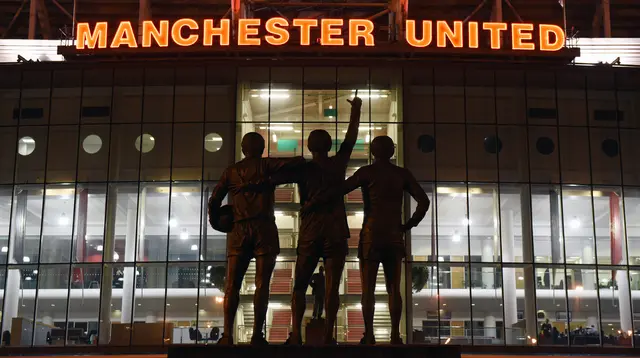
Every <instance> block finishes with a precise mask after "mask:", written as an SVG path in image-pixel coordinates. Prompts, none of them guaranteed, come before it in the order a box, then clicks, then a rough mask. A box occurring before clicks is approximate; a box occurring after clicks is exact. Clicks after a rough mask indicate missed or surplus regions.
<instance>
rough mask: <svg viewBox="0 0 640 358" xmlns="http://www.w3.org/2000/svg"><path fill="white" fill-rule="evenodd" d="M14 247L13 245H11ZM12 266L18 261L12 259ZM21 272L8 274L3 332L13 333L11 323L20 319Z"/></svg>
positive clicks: (11, 271)
mask: <svg viewBox="0 0 640 358" xmlns="http://www.w3.org/2000/svg"><path fill="white" fill-rule="evenodd" d="M10 246H12V245H10ZM9 263H10V264H15V263H16V261H15V260H14V259H13V258H11V259H10V260H9ZM20 281H21V275H20V270H17V269H13V270H12V269H9V271H8V272H7V287H6V290H5V291H4V292H5V295H4V311H3V312H2V332H4V331H9V332H11V323H12V322H13V319H14V318H16V317H18V306H19V303H20V302H19V298H20Z"/></svg>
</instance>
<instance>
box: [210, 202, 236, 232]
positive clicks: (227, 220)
mask: <svg viewBox="0 0 640 358" xmlns="http://www.w3.org/2000/svg"><path fill="white" fill-rule="evenodd" d="M211 226H212V227H213V228H214V229H216V230H218V231H221V232H231V230H233V206H231V205H224V206H222V207H221V208H220V210H218V215H216V217H212V218H211Z"/></svg>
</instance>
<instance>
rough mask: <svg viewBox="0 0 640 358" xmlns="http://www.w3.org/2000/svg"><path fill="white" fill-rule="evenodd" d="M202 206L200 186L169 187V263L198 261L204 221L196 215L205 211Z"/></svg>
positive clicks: (205, 208)
mask: <svg viewBox="0 0 640 358" xmlns="http://www.w3.org/2000/svg"><path fill="white" fill-rule="evenodd" d="M207 199H208V198H207ZM202 204H203V201H202V200H201V196H200V184H195V183H194V184H191V185H189V184H174V185H173V186H172V187H171V219H170V221H169V240H170V242H169V260H170V261H198V257H200V253H201V251H200V246H199V241H200V240H199V238H200V231H201V230H202V225H203V223H202V220H203V219H204V216H203V215H198V214H199V213H200V212H201V211H202V210H204V211H207V207H206V206H205V207H202ZM156 220H157V219H156ZM204 224H206V225H208V224H209V221H208V220H206V221H205V222H204ZM155 226H160V227H162V225H155Z"/></svg>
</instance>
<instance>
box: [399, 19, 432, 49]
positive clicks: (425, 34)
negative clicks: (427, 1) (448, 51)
mask: <svg viewBox="0 0 640 358" xmlns="http://www.w3.org/2000/svg"><path fill="white" fill-rule="evenodd" d="M432 29H433V23H432V22H431V21H430V20H422V39H420V40H418V39H417V38H416V20H407V34H406V35H405V36H406V39H407V43H408V44H409V45H411V46H413V47H427V46H429V44H431V38H432V37H433V33H432Z"/></svg>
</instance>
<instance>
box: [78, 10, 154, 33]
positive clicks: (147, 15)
mask: <svg viewBox="0 0 640 358" xmlns="http://www.w3.org/2000/svg"><path fill="white" fill-rule="evenodd" d="M138 1H139V3H138V42H141V41H142V23H143V22H144V21H146V20H151V0H138ZM74 9H75V8H74Z"/></svg>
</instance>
